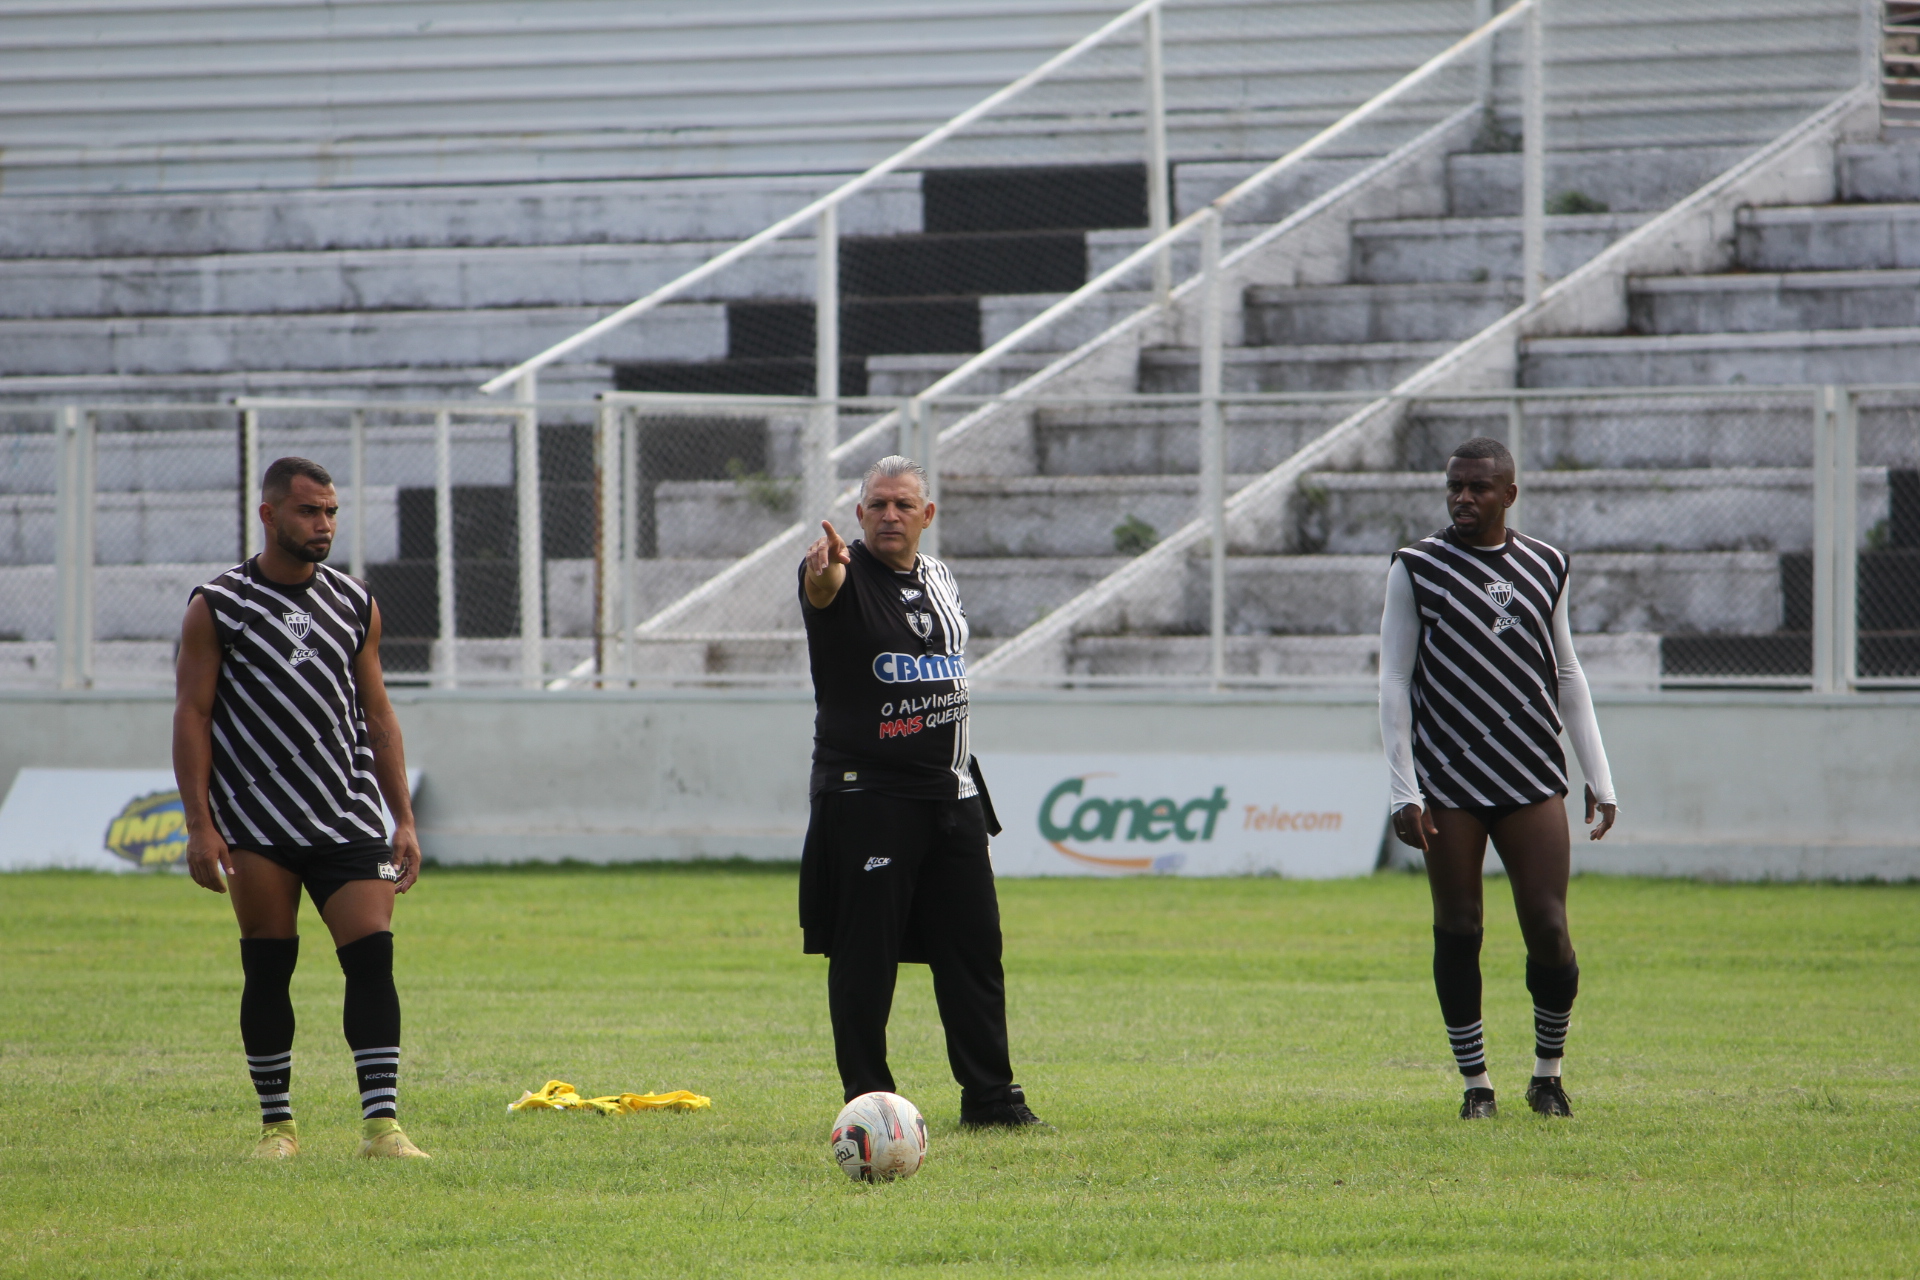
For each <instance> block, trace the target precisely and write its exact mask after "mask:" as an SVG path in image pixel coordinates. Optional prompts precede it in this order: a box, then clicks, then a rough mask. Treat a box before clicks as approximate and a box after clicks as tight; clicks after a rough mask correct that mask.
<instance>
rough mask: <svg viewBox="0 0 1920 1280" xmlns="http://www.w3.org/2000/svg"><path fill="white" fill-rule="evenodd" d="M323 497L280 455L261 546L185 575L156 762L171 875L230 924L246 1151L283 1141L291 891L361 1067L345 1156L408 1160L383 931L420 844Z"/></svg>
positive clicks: (291, 1144)
mask: <svg viewBox="0 0 1920 1280" xmlns="http://www.w3.org/2000/svg"><path fill="white" fill-rule="evenodd" d="M339 510H340V506H339V499H338V498H337V497H336V496H335V494H334V489H333V478H332V477H331V476H329V475H328V474H327V471H326V468H324V467H322V466H321V465H320V464H319V463H317V462H311V461H308V460H307V459H305V458H281V459H280V460H279V461H277V462H275V463H274V464H273V465H272V466H270V467H268V468H267V474H266V478H265V481H264V483H262V485H261V487H260V507H259V518H260V521H261V523H262V524H264V525H265V526H266V533H267V544H266V549H265V550H264V551H262V552H261V553H260V554H259V555H257V556H255V557H253V558H252V559H250V560H247V561H245V562H243V563H241V564H239V565H236V566H234V567H233V568H231V569H229V570H227V571H226V572H225V573H223V574H221V575H220V576H219V577H217V578H215V579H214V580H213V581H211V582H209V583H207V584H206V585H204V586H201V587H196V588H195V589H194V591H193V595H192V597H191V598H190V599H189V601H188V604H187V617H186V622H185V625H184V626H183V628H182V631H181V637H180V658H179V667H178V671H177V673H176V683H177V696H176V703H175V707H174V714H173V771H174V776H175V777H176V778H177V779H178V780H179V782H180V802H181V805H182V806H183V808H184V809H185V811H186V822H187V870H188V871H189V872H191V873H192V875H193V878H194V880H195V882H197V883H198V884H200V885H202V886H203V887H205V888H208V889H211V890H213V891H214V892H215V893H228V894H230V895H231V897H232V899H233V911H234V915H235V917H236V918H237V919H238V920H239V924H240V964H241V968H242V969H243V970H244V972H245V974H246V985H245V988H244V989H243V991H242V993H241V996H240V1037H241V1040H242V1041H243V1042H244V1044H245V1046H246V1053H247V1070H248V1072H249V1073H250V1074H251V1075H252V1076H253V1085H254V1090H255V1092H256V1093H257V1094H258V1096H259V1102H260V1120H261V1125H262V1128H261V1134H260V1139H259V1142H258V1143H257V1144H256V1146H255V1148H254V1154H255V1155H257V1156H261V1157H267V1158H284V1157H288V1156H292V1155H295V1154H297V1153H298V1151H299V1149H300V1140H299V1132H298V1130H297V1128H296V1127H295V1124H294V1119H293V1107H292V1102H291V1099H290V1096H289V1089H288V1084H289V1081H290V1078H291V1075H292V1071H293V1002H292V1000H291V998H290V996H289V994H288V984H289V982H290V981H291V980H292V977H293V969H294V964H295V961H296V960H297V959H298V958H299V955H300V938H299V930H298V927H297V923H298V918H299V914H300V889H301V886H303V885H304V886H305V887H306V891H307V893H308V895H309V896H310V897H311V898H312V899H313V905H314V907H315V908H316V909H317V910H318V911H319V912H320V918H321V920H322V921H324V922H325V923H326V926H327V930H328V932H329V933H331V934H332V935H333V943H334V946H335V948H336V952H335V954H336V955H337V956H338V957H339V961H340V968H341V970H342V971H343V972H345V974H346V978H347V987H346V999H345V1006H344V1010H343V1014H342V1019H341V1021H342V1026H343V1029H344V1030H345V1032H346V1037H347V1045H348V1047H349V1048H350V1049H351V1050H352V1051H353V1066H354V1071H355V1072H356V1073H357V1074H358V1076H359V1081H360V1105H361V1121H362V1124H361V1141H360V1154H361V1155H363V1156H394V1157H415V1158H425V1157H426V1154H427V1153H426V1152H424V1151H422V1150H420V1148H418V1147H416V1146H414V1145H413V1143H412V1141H410V1140H409V1139H408V1137H407V1135H406V1134H405V1133H403V1132H402V1131H401V1129H400V1123H399V1120H398V1118H397V1104H398V1096H399V1095H398V1084H399V1079H400V997H399V995H398V994H397V993H396V992H395V990H394V986H393V933H392V930H391V924H392V920H393V898H394V895H395V894H396V893H405V892H406V891H407V890H408V889H410V888H411V887H412V886H413V882H414V880H415V879H416V878H418V876H419V874H420V842H419V840H418V839H417V838H416V837H415V835H414V825H413V809H412V805H411V803H410V801H409V797H408V793H407V767H406V756H405V752H404V749H403V748H402V746H401V742H400V725H399V722H398V721H397V720H396V719H395V717H394V714H393V705H392V704H391V703H390V702H388V701H387V690H386V684H385V681H384V679H383V677H382V675H381V672H380V607H379V606H378V605H377V604H375V603H374V600H373V597H372V595H371V594H369V593H368V591H367V588H366V587H365V585H363V584H362V583H360V582H358V581H356V580H355V579H353V578H350V577H348V576H347V575H346V574H344V573H340V572H338V571H337V570H334V569H330V568H328V567H327V566H326V565H325V564H324V563H322V562H323V561H325V560H326V558H327V554H328V552H329V551H331V550H332V547H333V533H334V523H335V517H336V516H337V515H338V514H339ZM382 797H384V798H385V799H386V803H387V807H388V808H389V809H391V810H392V812H393V817H394V832H393V837H392V840H391V841H389V840H388V837H387V832H386V824H385V819H384V818H383V816H382V814H381V812H380V801H381V799H382ZM223 871H224V872H225V873H226V880H225V882H224V883H222V881H221V872H223Z"/></svg>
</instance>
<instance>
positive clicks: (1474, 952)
mask: <svg viewBox="0 0 1920 1280" xmlns="http://www.w3.org/2000/svg"><path fill="white" fill-rule="evenodd" d="M1518 497H1519V489H1518V487H1517V486H1516V485H1515V483H1514V464H1513V455H1512V454H1511V453H1509V452H1508V451H1507V447H1506V446H1505V445H1503V444H1501V443H1500V442H1499V441H1498V440H1493V439H1489V438H1488V437H1486V436H1476V437H1475V438H1474V439H1472V440H1469V441H1467V442H1466V443H1465V444H1463V445H1461V446H1460V447H1459V448H1458V449H1455V450H1454V451H1453V456H1452V457H1450V458H1449V459H1448V460H1447V508H1448V511H1449V514H1450V515H1451V516H1452V523H1450V524H1449V525H1448V526H1447V527H1446V528H1444V529H1442V530H1440V531H1439V532H1438V533H1434V534H1431V535H1429V536H1428V537H1425V538H1422V539H1420V540H1419V541H1418V542H1416V543H1414V544H1412V545H1411V546H1408V547H1403V548H1402V549H1401V550H1399V551H1398V552H1396V553H1395V554H1394V557H1393V564H1392V567H1391V568H1390V569H1389V570H1388V574H1387V604H1386V610H1385V612H1384V613H1383V614H1382V616H1381V620H1380V736H1381V740H1382V741H1383V742H1384V743H1385V745H1386V750H1387V761H1388V765H1389V768H1390V770H1391V773H1392V799H1391V801H1390V805H1391V808H1392V814H1393V831H1394V835H1395V836H1397V837H1398V838H1399V839H1400V841H1401V842H1402V843H1403V844H1407V845H1411V846H1412V847H1413V848H1416V849H1420V850H1423V851H1424V852H1425V854H1426V864H1427V883H1428V885H1429V887H1430V888H1431V890H1432V894H1433V981H1434V986H1435V988H1436V989H1437V990H1438V992H1439V996H1440V1012H1441V1015H1442V1017H1443V1018H1444V1019H1445V1020H1446V1026H1447V1038H1448V1040H1449V1041H1450V1042H1451V1044H1452V1046H1453V1055H1454V1061H1455V1064H1456V1065H1457V1066H1458V1067H1459V1069H1460V1074H1461V1075H1462V1076H1464V1077H1465V1078H1466V1093H1465V1096H1464V1098H1463V1099H1462V1101H1461V1105H1460V1118H1461V1119H1463V1120H1473V1119H1484V1118H1487V1117H1490V1116H1492V1115H1494V1114H1495V1103H1494V1092H1493V1085H1492V1082H1491V1080H1490V1079H1489V1078H1488V1075H1487V1068H1486V1047H1485V1039H1484V1035H1483V1032H1482V1029H1481V1020H1480V942H1481V939H1482V937H1483V936H1484V930H1483V928H1482V908H1481V889H1482V866H1483V864H1484V862H1485V859H1486V852H1487V838H1488V837H1489V836H1491V837H1492V838H1493V847H1494V848H1495V850H1497V851H1498V852H1499V854H1500V861H1501V862H1502V863H1503V864H1504V865H1505V866H1506V869H1507V875H1508V878H1509V879H1510V881H1511V882H1512V885H1513V904H1514V908H1515V910H1516V911H1517V912H1518V914H1519V917H1520V931H1521V933H1522V935H1524V937H1525V939H1526V944H1527V990H1528V991H1529V992H1530V993H1532V995H1533V1020H1534V1040H1535V1044H1534V1068H1533V1079H1532V1081H1531V1082H1530V1083H1529V1084H1528V1086H1527V1102H1528V1105H1530V1106H1531V1107H1532V1108H1533V1109H1534V1110H1535V1111H1537V1112H1540V1113H1541V1114H1543V1115H1557V1116H1565V1115H1571V1114H1573V1109H1572V1107H1571V1105H1569V1103H1568V1101H1567V1094H1566V1090H1565V1089H1564V1088H1563V1087H1562V1086H1561V1082H1560V1068H1561V1059H1562V1057H1563V1053H1564V1050H1565V1046H1566V1039H1567V1025H1568V1021H1569V1020H1570V1018H1571V1017H1572V1012H1573V1000H1574V996H1575V995H1576V994H1577V993H1578V991H1579V988H1580V966H1579V964H1578V963H1576V961H1575V959H1574V953H1573V942H1572V940H1571V939H1570V938H1569V936H1568V933H1567V879H1568V874H1569V862H1570V856H1571V851H1570V845H1569V836H1568V828H1567V816H1566V805H1565V799H1566V794H1567V768H1566V757H1565V756H1564V754H1563V753H1562V752H1561V750H1560V732H1561V728H1562V726H1563V725H1564V727H1565V729H1566V733H1567V736H1568V737H1569V738H1570V739H1571V740H1572V742H1573V750H1574V754H1575V755H1576V756H1578V757H1579V760H1580V768H1581V770H1582V772H1584V773H1585V774H1586V776H1587V780H1588V781H1587V794H1586V821H1587V822H1588V823H1592V822H1593V820H1594V811H1595V809H1596V808H1598V810H1599V812H1600V822H1599V825H1598V826H1596V827H1594V829H1593V833H1592V836H1591V838H1592V839H1594V840H1598V839H1600V838H1601V837H1602V836H1604V835H1606V834H1607V832H1608V831H1609V830H1610V829H1612V827H1613V823H1614V819H1615V817H1616V816H1617V815H1618V812H1619V810H1618V804H1617V801H1616V799H1615V796H1614V793H1613V781H1612V775H1611V773H1610V772H1609V770H1608V768H1607V753H1606V749H1605V748H1604V747H1603V746H1602V745H1601V742H1600V726H1599V723H1598V721H1597V720H1596V719H1595V717H1594V713H1593V695H1592V693H1591V692H1590V691H1589V690H1588V688H1587V678H1586V675H1585V673H1583V672H1582V671H1581V669H1580V660H1579V659H1578V658H1577V657H1575V656H1574V652H1573V626H1572V623H1571V621H1570V620H1569V618H1568V612H1567V557H1566V555H1565V554H1564V553H1563V552H1560V551H1557V550H1555V549H1554V548H1553V547H1550V546H1548V545H1547V544H1546V543H1544V542H1541V541H1539V540H1538V539H1536V538H1529V537H1527V536H1526V535H1524V534H1521V533H1516V532H1514V531H1512V530H1509V529H1508V528H1507V524H1506V518H1507V508H1509V507H1511V506H1512V505H1513V503H1514V501H1515V500H1516V499H1517V498H1518Z"/></svg>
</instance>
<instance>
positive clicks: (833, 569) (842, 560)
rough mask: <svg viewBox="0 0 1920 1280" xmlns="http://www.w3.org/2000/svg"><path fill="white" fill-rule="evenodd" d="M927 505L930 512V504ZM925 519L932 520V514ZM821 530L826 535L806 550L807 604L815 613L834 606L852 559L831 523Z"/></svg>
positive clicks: (823, 525) (823, 524) (824, 521)
mask: <svg viewBox="0 0 1920 1280" xmlns="http://www.w3.org/2000/svg"><path fill="white" fill-rule="evenodd" d="M927 505H928V507H929V508H931V507H932V505H933V504H932V503H928V504H927ZM928 515H929V518H931V515H932V512H931V511H929V512H928ZM820 527H821V528H822V529H825V530H826V531H827V536H826V537H824V538H817V539H815V540H814V544H813V545H812V546H810V547H808V548H807V577H806V587H807V603H808V604H810V605H812V606H813V607H814V608H816V609H824V608H826V607H827V606H828V605H830V604H832V603H833V598H834V596H836V595H838V594H839V593H840V584H841V583H843V582H845V581H846V580H847V565H848V563H849V562H851V561H852V559H853V556H852V554H851V553H850V552H848V550H847V544H846V543H844V542H842V541H841V540H840V534H839V531H838V530H836V529H835V528H834V527H833V522H832V521H831V520H822V521H821V522H820Z"/></svg>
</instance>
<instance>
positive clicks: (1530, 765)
mask: <svg viewBox="0 0 1920 1280" xmlns="http://www.w3.org/2000/svg"><path fill="white" fill-rule="evenodd" d="M1394 558H1395V559H1396V560H1398V561H1399V562H1400V563H1401V564H1404V565H1405V566H1406V567H1407V574H1408V576H1409V577H1410V578H1411V579H1412V580H1413V597H1414V602H1415V604H1416V605H1417V606H1418V608H1419V611H1420V654H1419V660H1418V661H1417V662H1416V663H1415V665H1414V672H1413V689H1412V694H1413V763H1414V771H1415V773H1416V774H1417V775H1418V777H1419V780H1420V787H1421V790H1423V791H1424V792H1426V794H1427V795H1428V797H1429V798H1431V799H1432V800H1433V801H1434V802H1435V803H1436V804H1440V805H1443V806H1445V807H1446V808H1449V809H1458V808H1465V807H1469V806H1492V805H1524V804H1535V803H1537V802H1539V801H1541V800H1545V799H1548V798H1549V797H1551V796H1554V795H1558V794H1560V793H1562V792H1564V791H1566V789H1567V761H1566V756H1565V755H1564V754H1563V753H1562V752H1561V750H1560V676H1559V670H1558V664H1557V662H1556V660H1555V657H1554V651H1553V610H1554V607H1555V606H1556V605H1557V604H1558V603H1559V602H1560V595H1561V592H1563V591H1564V590H1565V589H1566V585H1567V557H1566V555H1565V554H1564V553H1562V552H1560V551H1558V550H1555V549H1554V548H1553V547H1550V546H1548V545H1547V544H1546V543H1544V542H1541V541H1539V540H1538V539H1537V538H1529V537H1526V536H1525V535H1524V534H1518V533H1509V534H1508V536H1507V543H1506V545H1505V546H1504V547H1498V548H1495V549H1493V550H1491V551H1483V550H1481V549H1479V548H1477V547H1470V546H1466V545H1464V544H1463V543H1461V542H1459V541H1458V540H1457V539H1456V538H1455V537H1454V536H1453V532H1452V530H1451V529H1443V530H1441V531H1440V532H1439V533H1436V534H1433V535H1431V536H1430V537H1425V538H1422V539H1420V541H1418V542H1416V543H1414V544H1413V545H1412V546H1409V547H1403V548H1402V549H1401V550H1400V551H1398V552H1397V553H1395V556H1394Z"/></svg>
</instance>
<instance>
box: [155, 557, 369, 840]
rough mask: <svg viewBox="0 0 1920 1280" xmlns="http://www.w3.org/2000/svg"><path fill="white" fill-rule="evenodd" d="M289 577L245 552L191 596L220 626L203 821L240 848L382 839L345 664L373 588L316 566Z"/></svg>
mask: <svg viewBox="0 0 1920 1280" xmlns="http://www.w3.org/2000/svg"><path fill="white" fill-rule="evenodd" d="M313 568H314V573H313V576H312V577H311V578H309V579H308V580H307V581H306V582H305V583H303V584H301V585H300V586H292V587H290V586H285V585H283V584H281V583H278V582H273V581H270V580H268V579H267V578H266V577H265V576H264V575H262V574H261V572H260V568H259V565H258V563H257V562H256V561H254V560H248V561H246V562H245V563H243V564H238V565H235V566H234V567H233V568H231V569H229V570H227V571H226V572H225V573H223V574H221V575H220V576H219V577H217V578H215V579H214V580H213V581H212V582H209V583H207V584H206V585H205V586H202V587H196V588H195V589H194V592H193V594H194V595H197V596H204V597H205V598H206V601H207V605H208V607H209V608H210V609H211V610H212V613H213V624H214V628H215V630H216V631H217V632H218V633H219V636H220V682H219V687H218V690H217V692H216V693H215V696H214V703H213V778H212V787H211V791H212V796H211V800H212V808H213V819H214V823H215V825H216V826H218V827H219V829H220V834H221V835H222V836H223V837H224V838H225V839H226V841H227V843H228V844H230V845H233V846H234V847H236V848H241V849H257V848H261V847H263V846H264V847H266V848H283V847H289V846H291V847H298V848H313V847H316V846H328V845H343V844H355V843H359V842H361V841H366V840H384V839H386V837H387V830H386V824H385V822H384V820H383V819H382V817H381V809H380V788H379V786H378V784H377V783H376V782H375V781H374V776H373V750H372V748H371V747H369V746H368V745H367V725H366V716H365V713H364V712H363V711H362V709H361V706H360V689H359V685H358V684H357V683H356V681H355V679H354V672H353V663H354V659H355V658H356V657H357V656H358V655H359V653H360V648H361V646H362V645H363V644H365V643H366V639H367V629H368V627H369V626H370V625H371V623H372V619H373V597H372V596H371V595H370V594H369V593H368V591H367V589H366V587H365V586H363V585H362V584H361V583H359V582H357V581H355V580H354V579H353V578H350V577H348V576H347V575H346V574H344V573H340V572H339V571H337V570H334V569H329V568H328V567H327V566H325V565H323V564H317V565H315V566H314V567H313Z"/></svg>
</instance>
